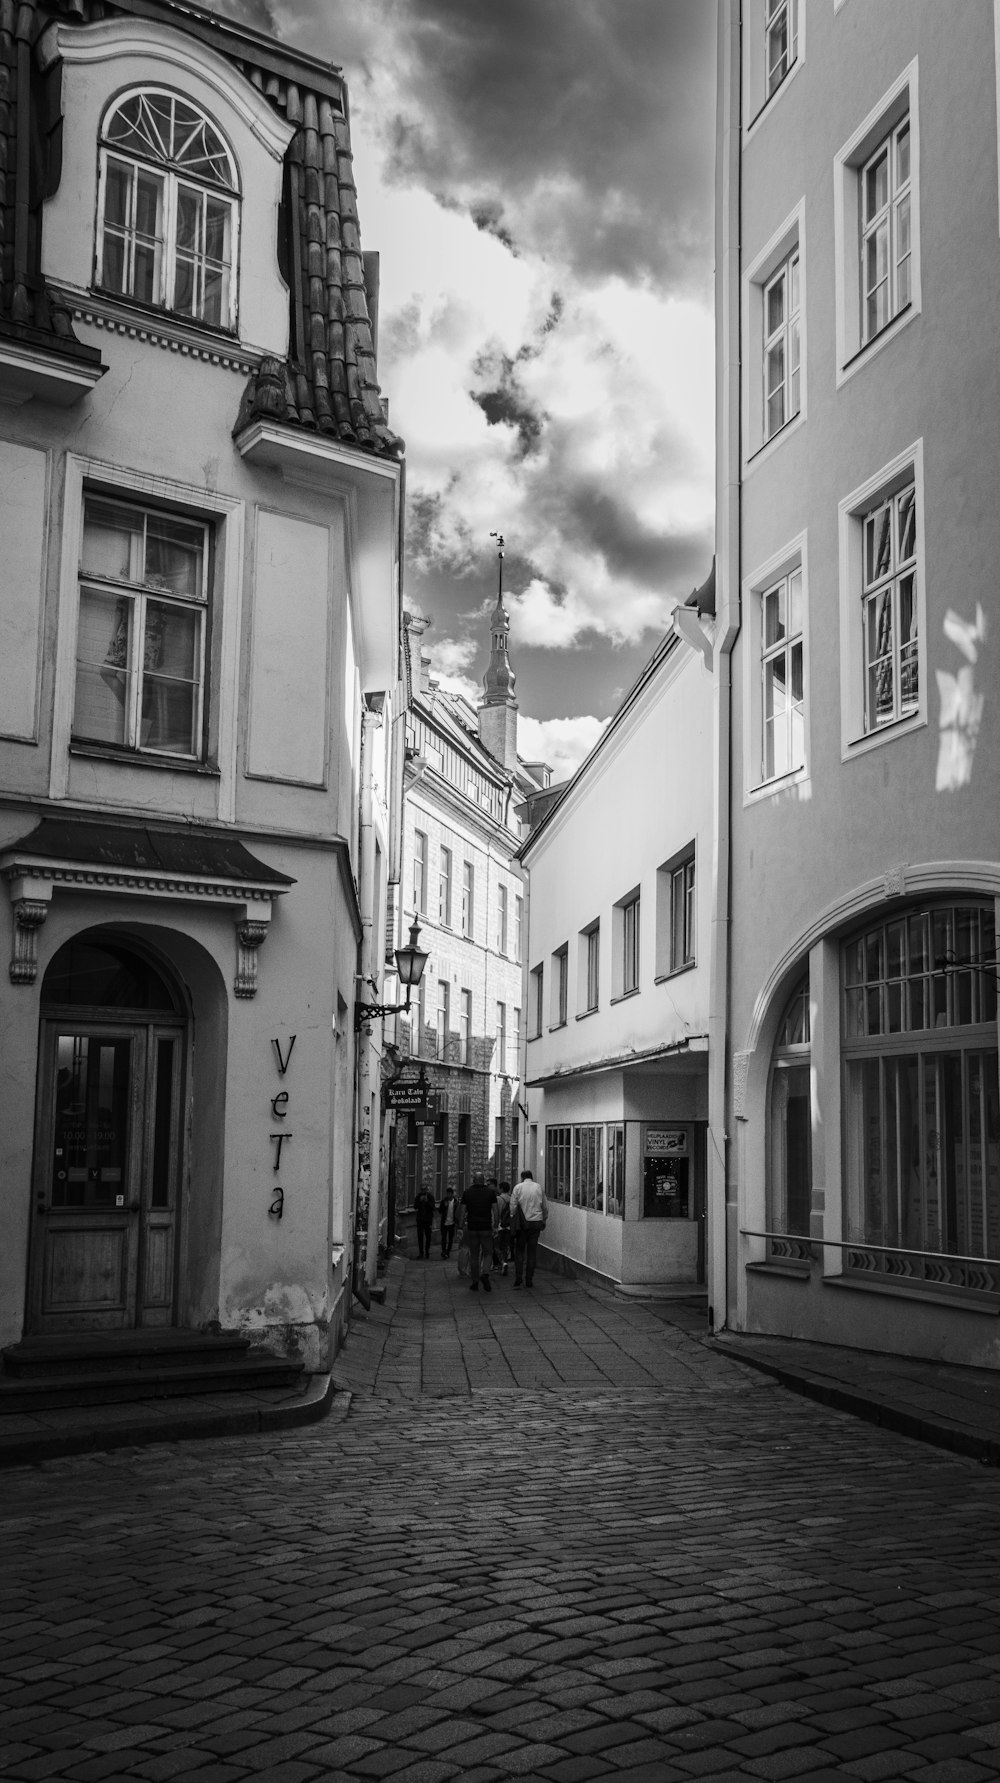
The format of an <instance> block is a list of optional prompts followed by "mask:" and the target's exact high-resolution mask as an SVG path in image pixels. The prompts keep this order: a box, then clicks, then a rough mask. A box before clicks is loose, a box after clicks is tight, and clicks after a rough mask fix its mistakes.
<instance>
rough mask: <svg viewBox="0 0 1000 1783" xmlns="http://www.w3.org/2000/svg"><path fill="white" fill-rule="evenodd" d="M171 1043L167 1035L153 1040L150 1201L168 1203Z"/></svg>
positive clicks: (172, 1065) (172, 1062)
mask: <svg viewBox="0 0 1000 1783" xmlns="http://www.w3.org/2000/svg"><path fill="white" fill-rule="evenodd" d="M174 1045H175V1042H174V1041H173V1040H169V1039H160V1040H158V1041H157V1043H156V1089H155V1092H154V1093H155V1112H154V1115H153V1181H152V1186H151V1190H150V1204H151V1206H153V1207H169V1206H170V1186H171V1185H170V1142H171V1137H172V1129H173V1122H172V1120H171V1114H172V1111H173V1086H174Z"/></svg>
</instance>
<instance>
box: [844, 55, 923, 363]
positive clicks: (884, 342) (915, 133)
mask: <svg viewBox="0 0 1000 1783" xmlns="http://www.w3.org/2000/svg"><path fill="white" fill-rule="evenodd" d="M918 100H919V94H918V59H917V58H916V57H914V59H913V61H912V62H910V63H909V65H908V66H907V67H906V68H905V69H904V70H903V72H902V74H900V75H899V77H898V78H897V79H896V80H895V81H894V82H893V84H892V86H891V87H890V88H889V89H888V90H887V92H885V93H884V94H883V95H882V98H881V99H880V100H879V102H878V104H877V105H875V106H873V108H872V110H871V111H870V112H869V113H868V116H867V117H866V118H865V120H864V122H863V123H862V124H860V125H859V126H858V128H857V129H856V130H855V131H854V133H853V135H852V136H850V137H849V138H848V140H847V142H845V143H844V145H843V148H841V149H840V151H839V153H838V154H837V155H836V156H835V157H834V163H833V180H834V189H833V198H834V202H833V228H834V248H835V274H834V291H835V311H836V347H837V363H836V381H837V386H838V388H839V386H840V385H841V384H843V383H845V382H846V380H847V379H848V378H850V377H853V376H854V375H855V374H856V373H857V372H858V371H859V370H860V369H861V367H862V366H863V365H867V364H868V363H869V361H870V360H871V358H872V355H873V354H875V353H879V352H882V351H883V349H884V348H885V347H887V346H888V345H889V344H890V342H891V341H894V340H895V338H896V336H897V335H898V334H899V333H900V332H901V330H902V329H904V328H906V327H908V326H909V324H910V323H911V322H913V321H915V320H916V318H917V316H919V315H920V313H921V282H920V108H919V103H918ZM906 117H908V118H909V126H910V183H909V200H910V298H909V302H908V303H907V305H906V307H905V309H902V310H900V311H899V312H898V313H897V314H895V315H893V316H892V317H891V318H890V319H889V321H887V322H886V324H885V326H884V327H882V328H880V329H879V330H878V333H877V334H874V335H873V336H872V337H871V338H870V339H866V338H865V330H864V326H863V318H862V298H863V291H862V272H863V248H862V204H861V180H862V175H863V171H864V169H865V167H866V166H868V165H869V163H870V161H871V158H872V156H873V155H874V154H875V153H876V152H877V150H878V148H879V145H880V144H881V143H882V142H884V140H885V138H886V137H887V136H889V135H890V134H891V133H892V132H894V131H895V130H896V129H897V128H898V126H899V125H900V124H901V123H902V121H903V119H904V118H906Z"/></svg>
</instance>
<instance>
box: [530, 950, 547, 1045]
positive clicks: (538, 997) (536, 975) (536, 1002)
mask: <svg viewBox="0 0 1000 1783" xmlns="http://www.w3.org/2000/svg"><path fill="white" fill-rule="evenodd" d="M528 976H529V979H530V981H531V1004H532V1007H531V1020H532V1023H533V1026H532V1031H531V1033H530V1034H529V1035H528V1039H529V1040H538V1039H540V1038H541V1033H542V1026H543V1022H544V1017H545V967H544V965H538V966H532V968H531V971H530V973H529V974H528Z"/></svg>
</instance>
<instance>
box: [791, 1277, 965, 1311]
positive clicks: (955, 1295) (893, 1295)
mask: <svg viewBox="0 0 1000 1783" xmlns="http://www.w3.org/2000/svg"><path fill="white" fill-rule="evenodd" d="M823 1286H824V1288H837V1289H840V1290H842V1291H846V1292H847V1293H849V1294H877V1295H878V1296H879V1297H880V1298H882V1299H885V1298H888V1299H890V1300H919V1301H920V1303H921V1305H922V1306H940V1307H957V1308H960V1309H961V1311H962V1312H977V1313H988V1315H989V1317H990V1318H991V1319H995V1318H996V1317H997V1314H998V1313H1000V1300H998V1298H997V1296H996V1295H993V1296H991V1297H989V1298H988V1297H987V1296H986V1295H985V1294H970V1293H968V1292H967V1291H966V1290H965V1289H963V1288H948V1287H943V1286H942V1287H939V1288H932V1287H930V1286H929V1285H928V1283H927V1282H914V1283H913V1284H912V1285H908V1286H905V1287H904V1286H903V1284H902V1283H901V1282H890V1281H882V1280H875V1281H870V1280H868V1279H867V1278H866V1277H863V1276H857V1275H827V1276H824V1278H823Z"/></svg>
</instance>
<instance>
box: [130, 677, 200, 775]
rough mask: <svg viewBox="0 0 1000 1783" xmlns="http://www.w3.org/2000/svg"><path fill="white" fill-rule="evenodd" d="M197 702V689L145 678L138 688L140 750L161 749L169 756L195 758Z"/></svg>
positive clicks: (178, 683)
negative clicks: (140, 720)
mask: <svg viewBox="0 0 1000 1783" xmlns="http://www.w3.org/2000/svg"><path fill="white" fill-rule="evenodd" d="M197 700H198V691H197V688H195V687H192V686H190V685H189V684H188V683H186V682H183V681H163V680H161V679H160V677H159V676H157V675H147V676H146V677H145V680H144V681H143V686H142V724H141V728H140V734H139V741H140V744H141V745H142V747H143V748H144V749H164V750H166V751H167V753H168V754H170V755H197V753H198V739H197V736H196V734H195V725H196V722H197V711H198V704H197Z"/></svg>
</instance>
